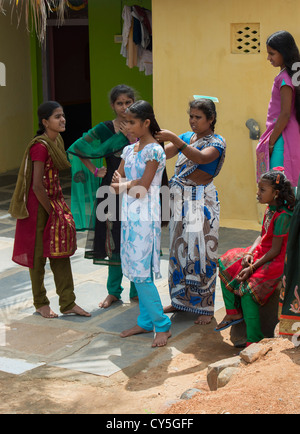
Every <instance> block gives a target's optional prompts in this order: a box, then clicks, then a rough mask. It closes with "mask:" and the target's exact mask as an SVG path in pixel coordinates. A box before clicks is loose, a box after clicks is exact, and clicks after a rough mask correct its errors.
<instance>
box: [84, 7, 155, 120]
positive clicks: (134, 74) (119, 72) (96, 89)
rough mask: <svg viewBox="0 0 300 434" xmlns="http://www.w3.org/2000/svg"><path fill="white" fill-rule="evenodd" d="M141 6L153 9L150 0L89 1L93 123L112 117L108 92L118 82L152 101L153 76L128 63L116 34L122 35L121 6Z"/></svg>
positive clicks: (140, 96)
mask: <svg viewBox="0 0 300 434" xmlns="http://www.w3.org/2000/svg"><path fill="white" fill-rule="evenodd" d="M124 4H126V5H128V6H132V5H135V4H137V5H139V6H142V7H144V8H146V9H151V0H140V1H137V0H135V1H134V0H126V1H123V0H89V32H90V75H91V98H92V124H93V125H95V124H96V123H99V122H100V121H105V120H109V119H112V117H113V111H112V110H111V108H110V105H109V98H108V95H109V92H110V90H111V89H112V88H113V87H114V86H116V85H117V84H121V83H124V84H127V85H129V86H132V87H134V88H135V89H136V90H137V92H138V94H139V98H140V99H145V100H146V101H149V102H150V103H151V104H152V101H153V96H152V77H153V76H152V75H149V76H146V75H145V73H144V72H140V71H139V70H138V68H137V67H134V68H132V69H130V68H128V66H126V58H125V57H123V56H121V54H120V49H121V44H120V43H119V44H116V43H115V42H114V35H120V34H122V26H123V19H122V9H123V6H124Z"/></svg>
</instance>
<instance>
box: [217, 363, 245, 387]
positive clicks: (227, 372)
mask: <svg viewBox="0 0 300 434" xmlns="http://www.w3.org/2000/svg"><path fill="white" fill-rule="evenodd" d="M240 370H241V369H240V368H235V367H230V368H225V369H223V371H221V372H220V374H219V375H218V378H217V387H218V389H219V388H220V387H224V386H226V384H228V383H229V381H230V380H231V378H232V377H233V376H234V375H235V374H237V373H238V372H240Z"/></svg>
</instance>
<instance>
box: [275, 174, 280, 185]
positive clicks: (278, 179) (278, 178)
mask: <svg viewBox="0 0 300 434" xmlns="http://www.w3.org/2000/svg"><path fill="white" fill-rule="evenodd" d="M279 182H280V175H279V173H278V175H277V178H276V184H279Z"/></svg>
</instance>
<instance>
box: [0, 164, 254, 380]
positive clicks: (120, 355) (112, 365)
mask: <svg viewBox="0 0 300 434" xmlns="http://www.w3.org/2000/svg"><path fill="white" fill-rule="evenodd" d="M15 182H16V172H15V171H12V172H8V173H6V174H4V175H1V176H0V271H1V275H0V279H1V282H0V371H3V372H8V373H12V374H15V375H20V374H22V373H24V372H28V371H31V370H33V369H34V368H37V367H39V366H43V365H48V366H52V367H57V368H59V369H66V370H72V371H79V372H85V373H89V374H93V375H99V376H106V377H109V376H110V375H112V374H114V373H116V372H118V371H120V370H122V369H125V368H128V367H130V366H132V365H134V364H135V363H136V362H137V360H139V359H143V358H145V357H148V356H151V355H152V357H153V363H160V361H161V360H160V358H159V357H158V354H159V351H160V349H153V348H151V342H152V339H153V334H152V333H149V334H144V335H138V336H133V337H130V338H127V339H122V338H120V337H119V333H120V332H121V331H122V330H124V329H126V328H129V327H131V326H133V325H135V323H136V318H137V316H138V311H139V309H138V303H136V302H132V301H130V299H129V281H128V280H127V279H126V278H124V282H123V283H124V285H123V286H124V292H123V294H122V301H118V302H116V303H114V304H113V305H112V306H111V307H110V308H109V309H99V308H98V303H99V301H101V300H102V299H104V298H105V296H106V294H107V291H106V278H107V267H106V266H99V265H97V266H96V265H93V264H92V262H91V261H90V260H87V259H84V246H85V238H86V234H85V233H78V246H79V248H78V250H77V252H76V254H75V255H74V256H73V257H72V258H71V263H72V269H73V275H74V282H75V291H76V302H77V303H78V304H79V305H80V306H82V307H83V308H84V309H86V310H88V311H89V312H91V314H92V317H91V318H83V317H77V316H67V315H60V316H59V318H58V319H57V320H48V319H43V318H42V317H41V316H40V315H38V314H36V313H35V312H34V308H33V306H32V295H31V285H30V279H29V273H28V270H27V269H26V268H23V267H20V266H18V265H16V264H15V263H13V262H12V261H11V255H12V248H13V239H14V231H15V220H14V219H12V218H11V217H10V216H9V214H8V211H7V210H8V206H9V203H10V198H11V195H12V192H13V190H14V186H15ZM61 183H62V186H63V191H64V195H65V198H66V200H67V201H69V200H70V194H71V185H70V176H69V173H63V174H62V175H61ZM257 235H258V232H256V231H251V230H239V229H228V228H221V229H220V237H219V254H222V253H224V252H225V251H226V250H228V249H229V248H232V247H235V246H241V247H242V246H244V247H246V246H248V245H250V244H252V242H253V241H254V240H255V238H256V237H257ZM162 252H163V256H162V258H161V272H162V276H163V277H162V279H160V280H157V281H156V283H157V287H158V290H159V293H160V296H161V299H162V302H163V304H164V305H165V304H169V294H168V285H167V270H168V229H164V230H163V235H162ZM45 284H46V288H47V291H48V297H49V299H50V301H51V307H52V309H53V310H54V311H56V312H57V313H58V312H59V308H58V299H57V296H56V293H55V285H54V281H53V277H52V273H51V270H50V268H49V265H47V266H46V278H45ZM222 308H223V300H222V296H221V292H220V285H219V279H218V282H217V289H216V303H215V309H216V311H218V310H220V309H222ZM169 315H170V317H171V319H172V338H171V339H170V340H169V343H168V345H169V346H170V347H171V348H172V349H173V350H172V351H169V352H168V357H170V358H172V357H175V356H176V355H177V354H178V353H179V352H180V351H182V350H183V349H184V347H185V346H186V344H187V343H186V338H184V337H182V338H181V335H182V334H183V333H184V332H186V331H187V330H188V329H189V328H190V327H192V326H193V325H194V319H195V318H196V317H195V315H192V314H187V313H183V312H179V313H176V314H169ZM189 343H190V342H189ZM175 348H176V349H175Z"/></svg>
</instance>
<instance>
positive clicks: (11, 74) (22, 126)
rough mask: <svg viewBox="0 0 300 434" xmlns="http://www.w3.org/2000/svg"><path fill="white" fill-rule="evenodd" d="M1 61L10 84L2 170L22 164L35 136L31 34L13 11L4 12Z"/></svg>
mask: <svg viewBox="0 0 300 434" xmlns="http://www.w3.org/2000/svg"><path fill="white" fill-rule="evenodd" d="M0 44H1V50H0V62H1V63H3V64H4V65H5V70H6V86H0V155H1V158H0V173H3V172H6V171H7V170H11V169H15V168H16V167H18V166H19V164H20V162H21V159H22V156H23V154H24V149H25V146H26V145H27V143H28V142H29V141H30V139H31V137H32V129H33V119H32V89H31V68H30V44H29V34H28V32H27V30H26V29H25V26H23V24H22V23H21V24H20V27H19V28H17V26H16V22H15V20H13V23H12V22H11V17H10V13H9V12H7V15H6V16H5V15H3V14H1V13H0Z"/></svg>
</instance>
